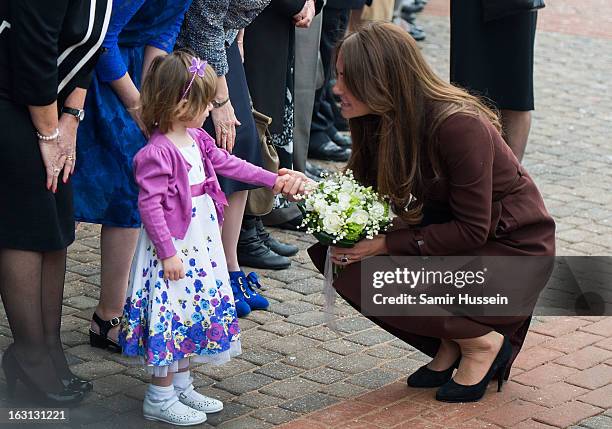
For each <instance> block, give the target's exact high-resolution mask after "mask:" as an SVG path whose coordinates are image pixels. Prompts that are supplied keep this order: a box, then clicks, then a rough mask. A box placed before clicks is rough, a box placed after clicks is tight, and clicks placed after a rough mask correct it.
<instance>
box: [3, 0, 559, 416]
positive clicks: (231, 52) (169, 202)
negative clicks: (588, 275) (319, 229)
mask: <svg viewBox="0 0 612 429" xmlns="http://www.w3.org/2000/svg"><path fill="white" fill-rule="evenodd" d="M366 3H367V5H366ZM426 3H427V2H426V0H411V1H395V2H393V1H391V2H390V1H386V0H373V1H369V2H368V1H366V0H347V1H343V0H327V1H326V2H325V1H323V0H181V1H169V0H97V1H77V0H58V1H56V2H53V3H52V4H51V3H49V2H46V1H43V0H19V1H18V0H9V1H7V2H3V3H2V5H1V6H0V20H1V21H2V27H0V121H1V123H2V125H3V129H4V130H5V134H4V136H3V137H2V139H1V141H2V142H1V143H0V157H1V158H2V159H3V160H4V166H5V167H4V168H3V169H2V170H1V173H0V178H1V179H2V181H3V183H4V186H3V187H2V189H1V190H0V199H1V200H2V201H5V202H6V201H10V202H11V203H10V204H3V205H2V207H1V208H0V223H1V224H0V291H1V293H2V302H3V304H4V306H5V309H6V313H7V317H8V320H9V323H10V326H11V330H12V333H13V339H14V343H13V344H12V345H11V346H10V347H9V348H8V349H7V350H5V352H4V355H3V360H2V366H3V368H4V371H5V375H6V380H7V385H8V391H9V393H11V392H13V391H14V388H15V384H16V381H17V380H21V381H22V382H23V383H24V384H25V385H26V386H27V387H28V388H29V389H30V391H31V392H32V394H33V395H35V396H36V397H37V398H38V399H41V400H43V401H45V402H46V403H47V404H52V405H56V406H63V405H70V404H75V403H78V402H80V401H81V400H82V399H83V397H84V396H85V395H86V393H87V392H88V391H90V390H91V389H92V383H91V382H89V381H87V380H83V379H81V378H79V377H77V376H76V375H75V374H73V373H72V372H71V371H70V368H69V367H68V364H67V361H66V357H65V355H64V352H63V349H62V345H61V341H60V336H59V332H60V321H61V309H62V298H63V287H64V276H65V271H66V254H67V248H68V246H69V245H70V244H71V243H73V242H74V239H75V221H76V222H83V223H92V224H98V225H101V234H100V249H101V252H100V254H101V286H100V287H101V289H100V299H99V302H98V304H97V306H96V308H95V312H94V313H93V316H92V320H91V326H90V331H89V332H90V343H91V346H93V347H97V348H103V349H109V350H111V351H114V352H120V353H123V354H124V355H126V356H132V357H135V358H139V359H140V360H141V361H142V363H143V364H144V365H145V366H146V368H147V369H148V370H149V372H150V373H151V377H152V378H151V383H150V384H149V386H148V389H147V392H146V395H145V398H144V403H143V414H144V416H145V417H146V418H148V419H153V420H160V421H164V422H169V423H174V424H181V425H187V424H199V423H202V422H203V421H205V420H206V414H207V413H214V412H219V411H221V410H222V409H223V404H222V403H221V401H219V400H217V399H214V398H209V397H206V396H204V395H202V394H200V393H198V392H197V391H196V390H195V389H194V387H193V384H192V378H191V377H190V373H189V366H190V364H191V363H194V362H204V363H211V364H222V363H224V362H227V361H228V360H229V359H230V358H231V357H233V356H235V355H237V354H239V353H240V352H241V345H240V343H241V342H240V336H241V333H240V327H239V321H238V318H240V317H243V316H244V315H246V314H248V313H249V312H251V311H252V310H264V309H266V308H267V307H268V305H269V303H268V301H267V300H266V298H265V297H264V296H262V294H261V293H260V291H259V288H260V287H261V285H260V283H259V278H258V276H257V274H255V273H254V272H253V273H249V274H247V273H246V272H245V271H243V270H242V268H241V266H249V267H254V268H265V269H286V268H288V267H289V266H290V264H291V260H290V259H289V258H290V257H291V256H293V255H295V254H296V253H297V252H298V248H297V247H296V246H294V245H290V244H286V243H282V242H279V241H277V240H276V239H274V238H273V237H272V236H271V235H270V234H269V232H268V231H267V230H266V226H270V225H274V226H278V227H281V228H288V229H298V228H299V225H300V224H301V215H300V214H299V213H300V212H299V210H298V209H297V207H296V204H295V197H296V195H298V194H301V193H303V192H304V191H305V189H306V188H307V185H308V184H309V183H310V182H312V181H316V180H320V175H321V172H322V169H321V168H320V167H318V166H317V165H316V164H315V163H314V162H311V161H310V160H325V161H338V162H348V167H349V168H351V169H352V170H353V171H354V172H355V177H356V178H357V179H358V180H359V181H360V182H361V183H363V184H367V185H372V186H373V187H375V188H376V189H377V190H378V191H379V192H380V193H382V194H384V195H387V196H388V197H389V198H390V200H391V202H392V206H393V208H394V212H395V213H398V218H397V220H398V225H403V228H397V229H395V230H394V231H392V232H390V233H388V234H386V235H381V236H378V237H376V238H375V239H374V240H366V241H365V242H362V243H359V244H358V245H357V246H355V247H354V248H353V249H348V250H347V249H344V250H342V249H332V251H331V257H332V260H333V262H334V263H336V264H339V265H346V266H347V267H346V269H345V270H343V274H342V275H341V276H340V278H339V279H338V280H337V281H336V283H335V287H336V288H337V290H338V292H339V293H340V294H341V295H342V296H343V297H344V298H345V299H346V300H347V301H348V302H349V303H351V305H353V306H355V307H356V308H358V309H359V308H360V297H359V287H355V282H358V279H359V262H360V261H361V260H362V259H363V258H365V257H369V256H373V255H378V254H389V253H391V254H403V255H419V254H421V255H430V254H432V255H433V254H435V255H442V254H449V255H452V254H461V253H466V252H467V253H470V252H471V253H472V254H488V253H499V254H505V255H515V254H519V255H550V254H554V222H553V220H552V218H550V216H549V215H548V213H547V212H546V209H545V208H544V204H543V202H542V199H541V196H540V194H539V193H538V191H537V188H536V187H535V185H534V184H533V182H532V181H531V179H530V177H529V175H528V174H527V172H526V171H524V169H523V168H522V167H521V166H520V159H521V157H522V155H523V152H524V149H525V145H526V142H527V136H528V132H529V125H530V117H529V111H530V110H532V109H533V84H532V76H531V75H532V65H533V43H534V34H535V19H536V12H534V11H532V10H525V11H521V12H519V13H511V14H510V15H509V16H504V17H502V18H495V21H494V22H493V23H491V22H487V21H482V22H481V16H482V14H483V10H482V8H483V6H482V5H481V1H480V0H470V1H461V2H459V1H458V0H453V1H451V7H452V9H451V12H452V13H451V31H452V34H451V40H452V52H451V81H452V82H453V83H455V84H456V85H457V86H453V85H452V84H449V83H446V82H444V81H443V80H442V79H440V78H438V77H437V76H436V75H435V74H434V73H433V71H432V70H431V69H430V68H429V66H428V65H427V63H426V61H425V59H424V58H423V56H422V54H421V53H420V50H419V48H418V46H417V45H416V43H415V40H422V39H423V38H424V37H425V34H424V31H423V29H422V28H420V27H418V26H417V25H416V23H415V18H414V17H415V15H414V14H415V13H418V12H420V11H421V10H422V9H423V7H424V6H425V4H426ZM372 19H374V20H378V19H380V20H382V21H387V22H391V21H393V20H394V19H395V21H396V24H392V23H386V24H383V23H372V24H371V23H368V22H367V21H369V20H372ZM398 19H399V20H403V22H407V23H409V24H410V25H408V26H406V25H397V20H398ZM500 23H501V24H503V25H501V24H500ZM517 28H520V29H521V30H520V31H517V30H516V29H517ZM509 34H512V36H509ZM491 40H494V42H491ZM504 44H505V45H504ZM510 45H511V46H513V47H514V48H516V49H502V48H500V49H499V51H498V50H497V46H510ZM475 47H476V48H475ZM499 70H503V73H502V72H499ZM459 87H461V88H465V89H467V90H469V91H470V92H471V94H470V93H468V92H467V91H465V90H464V89H460V88H459ZM478 96H482V97H484V98H478ZM483 100H484V101H483ZM254 111H257V112H261V113H263V114H264V115H267V116H269V117H270V118H271V123H269V125H268V130H267V140H268V142H270V143H271V144H272V145H273V146H274V148H275V149H276V151H277V153H278V158H279V164H280V166H279V169H278V171H268V170H266V169H264V168H262V166H263V163H264V160H263V156H262V150H261V144H260V143H261V138H262V136H261V132H258V128H257V126H256V121H255V116H254ZM498 111H499V112H501V115H500V116H498V113H497V112H498ZM346 131H350V134H348V133H346ZM502 135H503V136H504V137H503V138H502ZM504 139H505V140H504ZM506 143H507V144H506ZM509 148H511V149H512V151H514V154H513V152H512V151H511V150H510V149H509ZM440 178H442V180H438V179H440ZM432 183H436V186H433V187H432ZM261 187H267V188H269V189H271V190H272V191H273V193H274V194H276V197H275V199H274V202H273V209H272V211H271V212H270V213H269V214H266V215H262V214H261V213H250V212H248V211H245V207H247V201H248V198H249V194H250V193H249V191H252V190H254V189H257V188H261ZM510 194H511V195H512V197H513V198H511V199H505V197H506V196H507V195H510ZM412 196H416V197H417V198H416V201H417V203H416V204H414V203H413V199H412ZM409 197H410V198H409ZM434 203H435V204H434ZM221 226H222V227H221ZM310 252H311V255H312V258H313V262H314V263H315V265H316V266H317V267H319V268H321V267H322V265H323V261H324V258H325V256H324V255H326V254H327V249H325V248H324V247H322V246H320V245H317V246H315V247H313V248H312V249H311V251H310ZM544 284H545V279H543V278H541V276H540V277H538V276H534V278H533V279H532V282H531V283H529V284H524V285H523V286H524V287H535V288H538V287H542V286H543V285H544ZM373 320H374V321H375V322H376V323H378V324H379V325H380V326H382V327H383V328H384V329H386V330H388V331H389V332H391V333H393V334H394V335H396V336H398V337H399V338H401V339H403V340H405V341H407V342H409V343H411V344H413V345H414V346H415V347H417V348H419V349H421V350H423V351H424V352H425V353H428V354H429V355H431V356H432V357H433V358H434V359H433V361H432V362H431V363H430V364H428V365H427V366H425V367H423V368H421V369H420V370H419V372H417V373H415V374H413V376H411V378H410V379H409V381H408V382H409V384H410V385H412V386H429V387H432V386H440V390H439V391H438V398H439V399H440V400H446V401H457V400H478V399H479V398H480V397H481V396H482V394H483V393H484V390H482V389H481V385H482V384H483V383H484V385H485V387H486V383H488V381H489V380H490V379H491V378H492V377H493V376H496V375H498V376H499V377H500V378H504V377H505V378H507V375H508V373H509V368H510V365H511V363H512V361H513V360H514V358H515V357H516V354H517V353H518V351H519V350H520V347H521V345H522V341H523V340H524V336H525V333H526V326H528V325H529V319H528V318H527V319H525V318H520V319H516V320H514V319H513V320H497V321H494V322H491V321H488V320H468V319H467V318H464V319H461V321H462V322H461V323H454V324H450V323H447V322H446V321H444V320H439V322H440V323H438V322H436V323H431V321H427V320H423V321H421V322H422V323H417V322H416V321H414V320H412V321H411V322H410V323H406V322H405V321H400V320H396V319H395V318H378V319H375V318H374V319H373ZM455 368H457V374H456V375H455V377H454V378H451V376H452V373H453V370H454V369H455ZM453 380H454V381H453ZM451 382H453V383H455V384H454V385H449V383H451ZM462 387H465V388H471V389H472V390H471V391H470V392H467V393H466V391H465V389H464V390H462V389H461V388H462ZM479 395H480V396H479Z"/></svg>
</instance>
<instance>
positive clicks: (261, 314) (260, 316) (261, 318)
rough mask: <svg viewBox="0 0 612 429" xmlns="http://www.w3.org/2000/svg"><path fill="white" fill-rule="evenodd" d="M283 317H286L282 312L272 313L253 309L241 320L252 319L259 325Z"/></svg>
mask: <svg viewBox="0 0 612 429" xmlns="http://www.w3.org/2000/svg"><path fill="white" fill-rule="evenodd" d="M283 319H284V317H283V316H281V315H280V314H276V313H272V312H271V311H251V312H250V313H249V314H248V315H246V316H245V317H244V318H242V319H240V320H241V321H242V320H250V321H252V322H255V323H257V324H259V325H263V324H264V323H269V322H273V321H276V320H283ZM239 323H240V322H239Z"/></svg>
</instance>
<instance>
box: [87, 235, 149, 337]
mask: <svg viewBox="0 0 612 429" xmlns="http://www.w3.org/2000/svg"><path fill="white" fill-rule="evenodd" d="M138 234H139V229H138V228H118V227H112V226H106V225H104V226H102V233H101V237H100V251H101V257H102V260H101V264H102V265H101V267H102V268H101V282H100V284H101V287H100V300H99V301H98V306H97V307H96V313H97V314H98V316H100V318H101V319H102V320H110V319H112V318H113V317H121V315H122V314H123V306H124V304H125V294H126V291H127V288H128V281H129V276H130V266H131V264H132V258H133V256H134V252H135V250H136V243H137V242H138ZM91 329H92V330H93V331H94V332H96V333H99V332H100V329H99V326H98V325H97V324H96V323H95V322H94V321H93V320H92V322H91ZM118 334H119V326H116V327H115V328H113V329H111V330H110V332H109V335H108V336H109V338H110V339H112V340H113V341H117V335H118Z"/></svg>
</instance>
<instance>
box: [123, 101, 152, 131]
mask: <svg viewBox="0 0 612 429" xmlns="http://www.w3.org/2000/svg"><path fill="white" fill-rule="evenodd" d="M127 111H128V113H129V114H130V116H131V117H132V119H133V120H134V122H136V125H138V128H140V131H142V134H144V136H145V137H146V138H149V130H147V126H146V125H145V123H144V122H143V121H142V117H141V116H140V107H139V106H134V107H128V108H127Z"/></svg>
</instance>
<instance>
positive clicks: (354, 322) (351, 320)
mask: <svg viewBox="0 0 612 429" xmlns="http://www.w3.org/2000/svg"><path fill="white" fill-rule="evenodd" d="M374 326H376V325H375V324H374V323H373V322H371V321H370V320H368V319H366V318H365V317H363V316H357V317H347V318H344V319H340V320H338V321H336V327H337V329H338V330H339V331H342V332H347V333H349V334H353V333H355V332H359V331H364V330H366V329H370V328H373V327H374Z"/></svg>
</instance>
